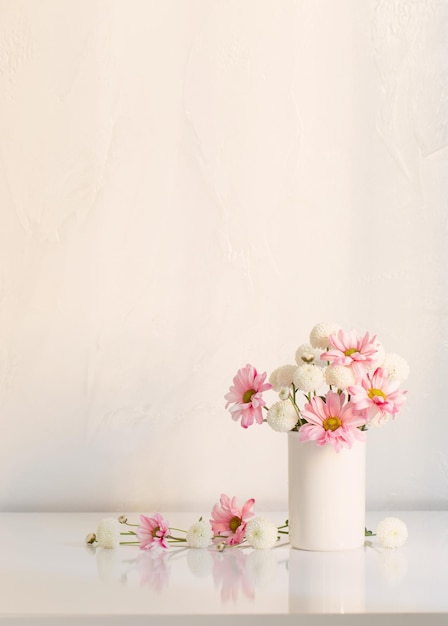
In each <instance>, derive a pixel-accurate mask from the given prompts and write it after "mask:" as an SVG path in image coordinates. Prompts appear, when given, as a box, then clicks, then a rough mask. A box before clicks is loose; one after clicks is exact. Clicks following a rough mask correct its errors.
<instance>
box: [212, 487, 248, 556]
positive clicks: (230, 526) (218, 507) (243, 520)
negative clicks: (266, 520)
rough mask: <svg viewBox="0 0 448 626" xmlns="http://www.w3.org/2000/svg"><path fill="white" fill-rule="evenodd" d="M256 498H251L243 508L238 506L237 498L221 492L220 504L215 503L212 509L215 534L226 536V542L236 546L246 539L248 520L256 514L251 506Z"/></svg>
mask: <svg viewBox="0 0 448 626" xmlns="http://www.w3.org/2000/svg"><path fill="white" fill-rule="evenodd" d="M254 504H255V500H254V499H253V498H251V499H250V500H247V501H246V502H245V503H244V504H243V508H242V509H240V508H239V507H238V503H237V499H236V498H235V497H233V498H232V499H230V498H229V496H226V495H225V494H224V493H223V494H221V498H220V500H219V504H215V506H214V507H213V509H212V518H211V520H210V524H211V527H212V530H213V532H214V533H215V535H220V536H221V537H226V540H225V542H226V544H228V545H229V546H235V545H237V544H239V543H241V542H242V541H243V540H244V535H245V531H246V524H247V520H248V519H250V518H251V517H253V516H254V513H253V511H251V508H252V507H253V505H254Z"/></svg>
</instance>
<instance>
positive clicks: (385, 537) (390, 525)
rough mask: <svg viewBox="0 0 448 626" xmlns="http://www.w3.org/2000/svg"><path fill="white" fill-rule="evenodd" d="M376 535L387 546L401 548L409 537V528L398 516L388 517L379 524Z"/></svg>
mask: <svg viewBox="0 0 448 626" xmlns="http://www.w3.org/2000/svg"><path fill="white" fill-rule="evenodd" d="M376 535H377V537H378V541H379V542H380V543H381V545H382V546H384V547H385V548H400V547H401V546H402V545H403V544H404V543H405V542H406V540H407V538H408V529H407V527H406V524H405V523H404V522H403V521H402V520H401V519H398V517H386V518H385V519H383V520H381V522H380V523H379V524H378V527H377V529H376Z"/></svg>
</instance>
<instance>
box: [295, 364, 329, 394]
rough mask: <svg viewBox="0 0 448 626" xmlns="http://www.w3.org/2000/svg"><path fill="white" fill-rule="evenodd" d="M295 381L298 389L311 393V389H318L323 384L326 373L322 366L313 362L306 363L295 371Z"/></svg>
mask: <svg viewBox="0 0 448 626" xmlns="http://www.w3.org/2000/svg"><path fill="white" fill-rule="evenodd" d="M293 382H294V384H295V386H296V387H297V389H300V391H304V392H305V393H309V392H310V391H316V389H319V387H321V386H322V385H323V382H324V375H323V370H322V368H321V367H317V366H316V365H312V364H311V363H304V364H303V365H299V367H298V368H297V369H296V371H295V372H294V379H293Z"/></svg>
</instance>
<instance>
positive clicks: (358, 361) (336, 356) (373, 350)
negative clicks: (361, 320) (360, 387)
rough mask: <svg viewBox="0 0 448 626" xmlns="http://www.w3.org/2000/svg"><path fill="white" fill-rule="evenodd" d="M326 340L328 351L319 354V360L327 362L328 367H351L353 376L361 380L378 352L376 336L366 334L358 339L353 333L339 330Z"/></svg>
mask: <svg viewBox="0 0 448 626" xmlns="http://www.w3.org/2000/svg"><path fill="white" fill-rule="evenodd" d="M328 339H329V343H330V350H328V351H327V352H324V353H323V354H321V356H320V358H321V359H322V360H323V361H329V362H330V365H344V366H345V367H351V368H352V369H353V372H354V374H355V376H357V377H359V378H361V377H362V376H363V374H365V372H366V371H367V370H368V369H369V368H370V367H371V366H372V364H373V363H374V359H375V355H376V354H377V352H378V348H377V345H376V335H374V336H373V337H370V336H369V333H366V334H365V335H364V337H358V336H357V335H356V333H355V332H354V331H351V332H348V331H346V330H342V329H341V330H339V331H338V332H337V334H335V335H330V337H329V338H328Z"/></svg>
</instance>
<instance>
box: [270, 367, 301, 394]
mask: <svg viewBox="0 0 448 626" xmlns="http://www.w3.org/2000/svg"><path fill="white" fill-rule="evenodd" d="M296 369H297V366H296V365H282V366H281V367H278V368H277V369H276V370H274V371H273V372H272V374H271V375H270V377H269V382H270V383H271V385H272V388H273V389H274V391H280V389H281V388H282V387H290V386H291V383H292V379H293V376H294V372H295V371H296Z"/></svg>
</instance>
